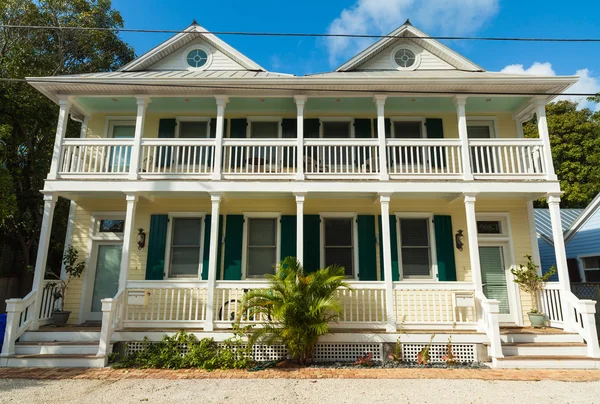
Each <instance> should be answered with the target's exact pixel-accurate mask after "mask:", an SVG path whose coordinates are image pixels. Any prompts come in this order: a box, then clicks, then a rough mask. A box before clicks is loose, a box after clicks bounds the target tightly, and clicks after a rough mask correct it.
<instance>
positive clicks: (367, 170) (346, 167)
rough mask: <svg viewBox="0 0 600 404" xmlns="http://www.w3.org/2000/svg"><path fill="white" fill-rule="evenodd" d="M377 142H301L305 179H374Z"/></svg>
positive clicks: (377, 158) (376, 163) (365, 140)
mask: <svg viewBox="0 0 600 404" xmlns="http://www.w3.org/2000/svg"><path fill="white" fill-rule="evenodd" d="M378 144H379V141H378V140H377V139H305V140H304V165H305V170H304V171H305V174H306V178H309V179H310V178H345V177H347V178H349V179H350V178H363V177H368V178H378V174H379V150H378Z"/></svg>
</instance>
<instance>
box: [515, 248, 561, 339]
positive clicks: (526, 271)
mask: <svg viewBox="0 0 600 404" xmlns="http://www.w3.org/2000/svg"><path fill="white" fill-rule="evenodd" d="M525 257H526V258H527V264H525V265H522V264H521V265H519V268H512V269H511V270H510V272H511V273H512V274H513V276H514V277H515V279H514V282H515V283H516V284H517V285H519V287H520V288H521V290H523V291H524V292H527V293H529V294H530V295H531V310H530V311H529V313H527V315H528V316H529V322H530V323H531V326H532V327H533V328H543V327H545V326H546V316H545V315H544V313H542V312H540V309H539V306H538V293H539V292H540V291H542V290H543V289H544V285H545V284H546V282H548V280H549V279H550V277H552V275H554V274H555V273H556V267H554V266H552V268H550V270H549V271H548V272H546V273H545V274H543V275H540V274H539V272H538V269H539V266H537V265H535V263H534V262H533V259H532V258H531V255H526V256H525Z"/></svg>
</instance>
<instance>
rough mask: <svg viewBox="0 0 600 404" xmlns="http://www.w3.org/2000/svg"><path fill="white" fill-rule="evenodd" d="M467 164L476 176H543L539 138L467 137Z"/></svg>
mask: <svg viewBox="0 0 600 404" xmlns="http://www.w3.org/2000/svg"><path fill="white" fill-rule="evenodd" d="M469 147H470V149H471V167H472V169H473V174H474V175H479V176H493V177H501V176H508V177H514V176H543V175H546V174H547V171H546V167H545V165H544V157H543V153H544V149H543V147H544V146H543V144H542V141H541V140H539V139H484V140H469Z"/></svg>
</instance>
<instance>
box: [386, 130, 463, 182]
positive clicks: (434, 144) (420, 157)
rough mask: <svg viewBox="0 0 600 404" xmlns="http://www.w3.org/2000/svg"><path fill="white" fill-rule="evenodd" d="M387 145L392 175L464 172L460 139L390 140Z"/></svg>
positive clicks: (439, 174) (453, 175)
mask: <svg viewBox="0 0 600 404" xmlns="http://www.w3.org/2000/svg"><path fill="white" fill-rule="evenodd" d="M386 145H387V147H386V150H387V164H388V173H389V174H390V177H391V178H402V177H413V176H415V175H418V176H420V177H423V176H435V177H440V176H451V177H455V176H461V175H462V174H463V165H462V158H461V148H462V146H461V141H460V140H459V139H439V140H437V139H389V140H387V141H386Z"/></svg>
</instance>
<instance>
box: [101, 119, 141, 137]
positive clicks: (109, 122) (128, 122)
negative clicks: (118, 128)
mask: <svg viewBox="0 0 600 404" xmlns="http://www.w3.org/2000/svg"><path fill="white" fill-rule="evenodd" d="M136 118H137V116H136V115H127V116H125V115H122V116H107V117H106V120H105V124H104V137H105V138H109V139H110V138H113V132H114V127H115V123H116V122H119V124H120V125H125V126H133V127H135V121H136ZM132 138H133V137H132Z"/></svg>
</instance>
